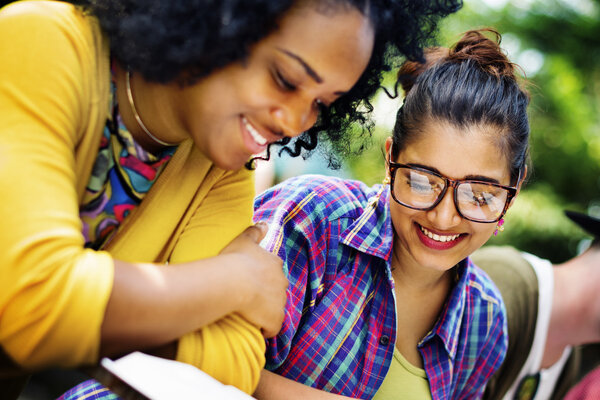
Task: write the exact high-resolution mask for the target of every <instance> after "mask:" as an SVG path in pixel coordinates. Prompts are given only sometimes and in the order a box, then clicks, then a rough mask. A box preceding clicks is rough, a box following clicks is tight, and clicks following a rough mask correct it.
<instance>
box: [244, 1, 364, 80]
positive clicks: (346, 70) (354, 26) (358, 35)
mask: <svg viewBox="0 0 600 400" xmlns="http://www.w3.org/2000/svg"><path fill="white" fill-rule="evenodd" d="M373 42H374V33H373V27H372V24H371V21H370V20H369V18H368V17H366V16H365V15H364V14H363V13H361V12H360V11H359V10H358V9H356V8H354V7H350V6H344V5H337V6H332V7H330V8H327V9H325V10H324V9H322V7H321V6H318V5H316V4H315V5H312V4H311V2H308V4H303V5H301V6H298V7H293V8H292V9H291V10H290V11H289V12H288V13H286V14H285V15H284V16H283V18H282V19H281V20H280V22H279V24H278V29H277V30H276V31H275V32H273V33H272V34H271V35H269V36H267V37H266V38H265V39H264V40H262V41H261V42H259V43H258V44H257V47H256V49H255V50H256V51H258V52H261V51H272V50H273V49H280V50H281V49H283V50H285V51H289V52H292V53H294V54H296V55H298V56H300V57H301V58H302V59H303V61H305V62H306V63H307V64H309V65H310V66H311V67H312V68H313V69H315V70H316V72H317V73H319V74H320V75H321V74H322V75H325V78H329V79H330V80H333V79H335V78H336V76H339V75H342V76H345V75H347V74H350V75H356V74H358V75H359V76H360V74H361V73H362V71H363V70H364V68H365V67H366V65H367V63H368V61H369V59H370V57H371V51H372V49H373Z"/></svg>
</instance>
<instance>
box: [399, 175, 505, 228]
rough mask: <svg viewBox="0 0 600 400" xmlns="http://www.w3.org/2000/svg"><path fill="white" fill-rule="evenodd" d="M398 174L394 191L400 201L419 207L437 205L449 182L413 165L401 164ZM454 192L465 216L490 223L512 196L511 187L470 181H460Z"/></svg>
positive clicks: (457, 203)
mask: <svg viewBox="0 0 600 400" xmlns="http://www.w3.org/2000/svg"><path fill="white" fill-rule="evenodd" d="M395 174H396V176H395V177H394V187H393V193H392V194H393V195H394V197H395V199H396V201H398V202H400V203H403V204H405V205H407V206H409V207H413V208H417V209H427V208H430V207H431V206H432V205H434V204H435V203H436V202H437V201H438V198H439V197H440V195H441V194H442V192H443V191H444V187H445V185H446V181H445V180H444V179H443V178H441V177H439V176H436V175H433V174H431V173H427V172H425V171H420V170H416V169H412V168H407V167H399V168H397V169H396V171H395ZM454 195H455V196H456V198H455V204H456V205H457V207H458V210H459V212H460V214H462V216H463V217H465V218H468V219H473V220H477V221H482V222H486V221H495V220H497V219H498V218H499V217H500V215H501V214H502V211H504V206H505V204H506V200H507V199H508V190H506V189H504V188H501V187H497V186H494V185H489V184H485V183H476V182H469V181H466V182H460V183H458V185H457V188H456V192H455V194H454Z"/></svg>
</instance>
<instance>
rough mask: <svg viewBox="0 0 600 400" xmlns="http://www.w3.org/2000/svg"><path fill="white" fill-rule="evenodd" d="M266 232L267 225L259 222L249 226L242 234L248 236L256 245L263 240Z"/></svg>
mask: <svg viewBox="0 0 600 400" xmlns="http://www.w3.org/2000/svg"><path fill="white" fill-rule="evenodd" d="M268 230H269V226H268V225H267V223H266V222H263V221H260V222H257V223H256V224H254V225H253V226H249V227H248V228H246V230H245V231H244V234H245V235H248V236H249V237H250V239H252V241H253V242H254V243H257V244H258V243H260V241H261V240H263V238H264V237H265V235H266V234H267V231H268Z"/></svg>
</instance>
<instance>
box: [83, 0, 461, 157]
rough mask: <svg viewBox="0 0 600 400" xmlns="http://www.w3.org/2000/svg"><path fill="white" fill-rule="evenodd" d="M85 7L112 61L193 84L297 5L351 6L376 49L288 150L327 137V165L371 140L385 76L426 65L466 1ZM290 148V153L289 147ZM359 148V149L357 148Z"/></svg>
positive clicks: (203, 1) (93, 0)
mask: <svg viewBox="0 0 600 400" xmlns="http://www.w3.org/2000/svg"><path fill="white" fill-rule="evenodd" d="M72 2H76V3H80V4H83V5H84V6H85V7H86V8H87V9H88V10H89V11H90V12H91V13H92V14H94V15H95V16H96V17H97V18H98V19H99V21H100V25H101V27H102V28H103V29H104V31H105V32H106V33H107V34H108V36H109V38H110V43H111V53H112V55H113V56H114V57H115V58H116V59H117V60H118V61H119V62H120V63H121V64H123V65H125V66H127V67H128V68H130V69H131V70H134V71H136V72H138V73H141V74H142V75H143V76H144V78H145V79H147V80H149V81H155V82H162V83H165V82H169V81H173V80H175V79H180V78H181V77H182V76H184V77H185V82H184V83H191V82H193V81H195V80H197V79H200V78H202V77H203V76H206V75H207V74H210V73H211V72H212V71H213V70H215V69H218V68H221V67H224V66H226V65H228V64H230V63H232V62H235V61H239V60H243V59H244V58H245V57H246V56H247V55H248V52H249V50H250V48H251V47H252V45H254V44H255V43H256V42H258V41H259V40H261V39H262V38H264V37H265V36H267V35H268V34H269V33H271V32H272V31H273V30H275V29H276V28H277V22H278V21H279V19H280V18H281V17H282V15H283V14H284V13H286V12H287V11H288V10H289V9H290V8H291V7H292V6H294V5H295V4H298V3H299V2H313V3H314V4H309V6H316V5H319V6H321V5H329V6H332V7H329V9H331V8H333V10H334V12H333V13H332V15H335V7H336V6H352V7H355V8H356V9H358V10H359V11H361V12H363V13H365V14H366V15H368V17H369V18H370V20H371V22H372V25H373V27H374V29H375V31H376V32H375V44H374V49H373V54H372V55H371V59H370V61H369V64H368V66H367V68H366V70H365V71H364V73H363V74H362V76H361V77H360V79H359V81H358V82H357V84H356V85H355V86H354V87H353V88H352V90H351V91H350V92H349V93H348V94H346V95H344V96H342V97H341V98H340V99H338V100H337V101H336V102H335V103H334V104H332V105H331V107H329V108H328V109H327V110H324V111H323V112H322V113H321V116H320V118H319V121H318V122H317V124H316V125H315V126H314V127H313V128H311V129H310V130H308V131H307V132H305V133H304V134H303V135H301V136H300V137H298V138H297V139H295V141H294V143H291V144H289V142H290V141H289V140H284V141H282V142H280V143H279V144H281V145H283V146H284V147H283V148H282V149H281V150H280V151H286V152H288V153H289V154H290V155H292V156H298V155H300V154H301V153H303V150H306V151H310V150H313V149H314V148H315V147H316V145H317V141H318V139H317V138H318V136H319V135H320V133H321V132H322V134H323V135H325V137H326V138H327V139H328V141H329V143H330V144H331V146H332V150H333V154H332V158H330V164H331V165H334V164H335V161H336V160H337V158H336V157H335V155H334V154H338V155H340V156H345V155H348V154H350V153H352V152H355V153H359V152H360V151H361V150H362V147H363V146H359V147H358V149H355V151H351V149H352V147H351V146H350V142H351V138H350V136H351V135H346V133H347V132H349V131H350V129H351V128H352V129H353V131H354V127H356V135H353V138H352V141H354V140H356V139H357V138H359V137H360V139H361V140H362V139H364V138H365V137H368V136H370V134H371V131H372V127H373V124H372V122H371V119H370V113H371V111H372V110H373V106H372V105H371V103H370V99H372V97H373V95H374V94H375V92H376V91H377V89H379V87H380V83H381V79H382V74H383V72H384V71H389V70H390V69H391V68H392V67H394V66H396V65H398V63H399V62H398V61H397V57H398V56H400V55H405V56H406V57H408V58H409V59H415V60H419V59H421V58H422V46H424V45H425V43H426V42H427V41H428V40H429V39H431V37H432V35H433V33H434V32H435V30H436V26H437V22H438V20H439V18H441V17H444V16H446V15H448V14H450V13H452V12H455V11H457V10H458V9H459V8H460V7H461V6H462V0H419V1H415V0H169V1H165V0H72ZM288 144H289V146H287V145H288ZM355 147H356V146H355Z"/></svg>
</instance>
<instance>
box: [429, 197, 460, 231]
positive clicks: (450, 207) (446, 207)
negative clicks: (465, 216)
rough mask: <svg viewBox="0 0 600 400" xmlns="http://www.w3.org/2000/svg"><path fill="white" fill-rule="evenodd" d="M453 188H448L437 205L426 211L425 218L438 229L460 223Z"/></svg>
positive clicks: (448, 227)
mask: <svg viewBox="0 0 600 400" xmlns="http://www.w3.org/2000/svg"><path fill="white" fill-rule="evenodd" d="M452 189H453V188H448V190H447V191H446V193H444V197H443V198H442V200H440V202H439V203H438V205H437V206H435V207H434V208H433V209H432V210H429V211H427V218H428V219H429V220H430V221H431V223H432V224H433V225H434V226H435V227H436V228H438V229H450V228H453V227H455V226H457V225H458V224H460V222H461V220H462V217H461V216H460V214H459V213H458V211H457V210H456V205H455V204H454V191H453V190H452Z"/></svg>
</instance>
